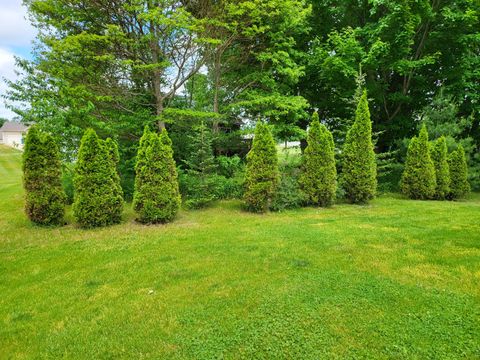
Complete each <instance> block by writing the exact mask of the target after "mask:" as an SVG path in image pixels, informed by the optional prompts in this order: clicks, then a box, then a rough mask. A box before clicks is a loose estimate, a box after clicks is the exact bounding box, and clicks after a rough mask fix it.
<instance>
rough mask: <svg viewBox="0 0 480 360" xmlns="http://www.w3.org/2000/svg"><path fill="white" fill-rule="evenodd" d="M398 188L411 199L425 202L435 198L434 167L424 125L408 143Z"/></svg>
mask: <svg viewBox="0 0 480 360" xmlns="http://www.w3.org/2000/svg"><path fill="white" fill-rule="evenodd" d="M400 187H401V189H402V193H403V194H405V195H406V196H408V197H409V198H411V199H423V200H425V199H432V198H433V197H434V196H435V188H436V180H435V166H434V164H433V161H432V158H431V157H430V149H429V144H428V132H427V128H426V127H425V125H424V126H423V127H422V129H421V130H420V134H419V136H418V138H416V137H414V138H413V139H412V140H411V141H410V144H409V146H408V151H407V160H406V162H405V169H404V171H403V175H402V180H401V183H400Z"/></svg>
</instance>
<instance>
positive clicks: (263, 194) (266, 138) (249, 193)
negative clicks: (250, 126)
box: [243, 121, 279, 212]
mask: <svg viewBox="0 0 480 360" xmlns="http://www.w3.org/2000/svg"><path fill="white" fill-rule="evenodd" d="M278 181H279V175H278V159H277V149H276V146H275V141H274V140H273V136H272V133H271V132H270V129H269V128H268V125H267V124H265V123H263V122H262V121H258V122H257V126H256V128H255V137H254V139H253V144H252V148H251V150H250V152H249V153H248V155H247V168H246V174H245V193H244V196H243V199H244V202H245V207H246V209H247V210H249V211H252V212H265V211H267V210H268V209H269V207H270V204H271V202H272V199H273V198H274V196H275V191H276V189H277V185H278Z"/></svg>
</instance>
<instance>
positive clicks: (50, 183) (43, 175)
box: [23, 126, 66, 225]
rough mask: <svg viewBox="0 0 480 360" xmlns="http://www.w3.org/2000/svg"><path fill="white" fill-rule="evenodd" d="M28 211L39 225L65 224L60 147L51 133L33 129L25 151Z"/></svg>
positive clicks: (29, 133)
mask: <svg viewBox="0 0 480 360" xmlns="http://www.w3.org/2000/svg"><path fill="white" fill-rule="evenodd" d="M23 186H24V188H25V197H26V199H25V200H26V202H25V212H26V214H27V216H28V218H29V219H30V220H31V221H32V222H34V223H36V224H39V225H60V224H63V223H64V214H65V202H66V196H65V193H64V191H63V188H62V182H61V163H60V153H59V150H58V147H57V145H56V143H55V141H54V140H53V137H52V136H51V135H50V134H46V133H45V134H44V133H40V132H39V130H38V129H37V127H36V126H32V127H30V129H29V130H28V133H27V136H26V139H25V148H24V152H23Z"/></svg>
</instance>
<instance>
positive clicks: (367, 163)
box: [342, 90, 377, 204]
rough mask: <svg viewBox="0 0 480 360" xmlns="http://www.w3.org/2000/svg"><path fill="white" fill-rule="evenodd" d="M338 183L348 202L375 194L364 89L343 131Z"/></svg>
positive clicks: (357, 200) (370, 135) (375, 185)
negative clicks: (341, 158) (344, 138)
mask: <svg viewBox="0 0 480 360" xmlns="http://www.w3.org/2000/svg"><path fill="white" fill-rule="evenodd" d="M342 185H343V189H344V191H345V197H346V198H347V200H348V201H350V202H351V203H357V204H363V203H367V202H368V201H369V200H370V199H372V198H374V197H375V193H376V190H377V165H376V159H375V152H374V151H373V142H372V121H371V120H370V110H369V109H368V99H367V92H366V91H365V90H364V91H363V95H362V97H361V98H360V101H359V103H358V107H357V111H356V113H355V122H354V123H353V125H352V127H351V128H350V130H349V131H348V133H347V138H346V140H345V146H344V148H343V176H342Z"/></svg>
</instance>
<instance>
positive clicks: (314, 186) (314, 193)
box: [300, 113, 337, 206]
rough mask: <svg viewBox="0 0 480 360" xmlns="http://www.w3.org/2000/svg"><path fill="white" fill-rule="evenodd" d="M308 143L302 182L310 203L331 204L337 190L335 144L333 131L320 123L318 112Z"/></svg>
mask: <svg viewBox="0 0 480 360" xmlns="http://www.w3.org/2000/svg"><path fill="white" fill-rule="evenodd" d="M307 143H308V145H307V147H306V148H305V151H304V153H303V168H302V176H301V177H300V184H301V186H302V189H303V191H304V192H305V193H306V194H307V195H308V202H309V203H310V204H313V205H319V206H330V205H332V204H333V203H334V201H335V194H336V191H337V169H336V165H335V153H334V151H335V145H334V143H333V136H332V133H331V132H330V131H328V129H327V128H326V127H325V125H323V124H320V121H319V119H318V113H314V114H313V120H312V123H311V124H310V129H309V131H308V137H307Z"/></svg>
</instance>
